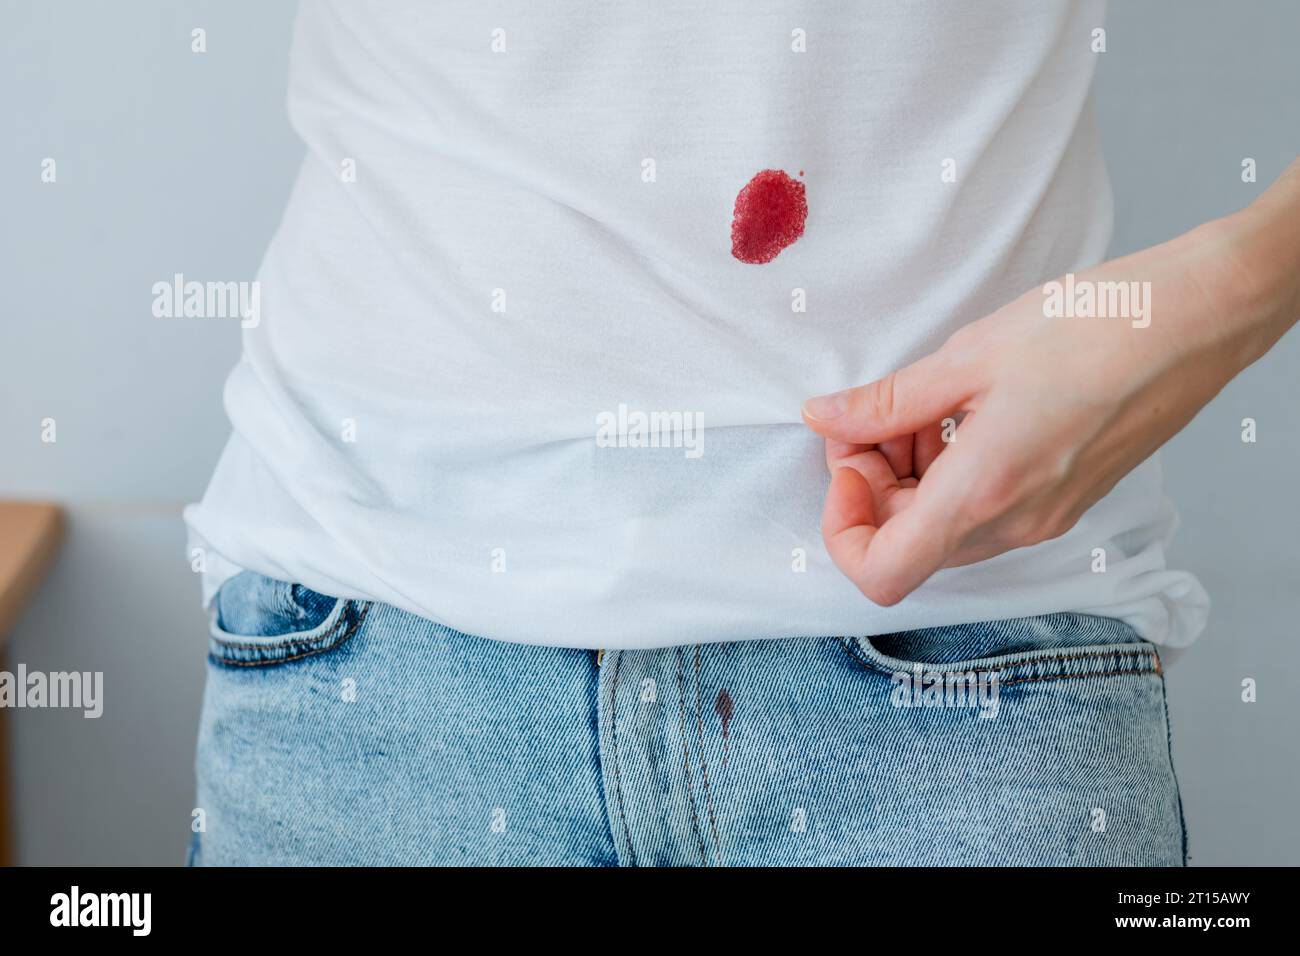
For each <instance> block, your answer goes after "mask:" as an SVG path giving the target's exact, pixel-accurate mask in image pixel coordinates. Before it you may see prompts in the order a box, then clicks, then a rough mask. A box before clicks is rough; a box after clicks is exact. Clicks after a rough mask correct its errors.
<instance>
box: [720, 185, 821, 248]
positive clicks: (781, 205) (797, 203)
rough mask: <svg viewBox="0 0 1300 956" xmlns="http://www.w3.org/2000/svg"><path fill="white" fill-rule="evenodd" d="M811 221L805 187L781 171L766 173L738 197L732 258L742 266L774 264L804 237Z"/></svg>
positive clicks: (732, 223) (732, 239)
mask: <svg viewBox="0 0 1300 956" xmlns="http://www.w3.org/2000/svg"><path fill="white" fill-rule="evenodd" d="M807 219H808V199H807V197H806V196H805V195H804V188H803V183H801V182H799V180H797V179H792V178H791V177H790V176H788V175H787V174H786V173H785V172H783V171H781V170H779V169H765V170H763V171H762V172H761V173H758V174H756V175H755V176H754V178H753V179H751V180H750V181H749V182H747V183H746V184H745V188H744V189H742V190H741V191H740V195H738V196H737V197H736V212H735V216H734V218H733V219H732V220H731V254H732V255H733V256H735V257H736V258H737V259H739V260H740V261H741V262H752V263H761V262H771V261H772V260H773V259H775V258H776V257H777V256H778V255H780V253H781V250H782V249H784V248H785V247H786V246H788V245H790V243H792V242H794V241H795V240H796V239H798V238H799V237H800V236H802V235H803V227H804V222H805V221H806V220H807Z"/></svg>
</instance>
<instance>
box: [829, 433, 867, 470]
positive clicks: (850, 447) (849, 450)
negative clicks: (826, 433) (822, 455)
mask: <svg viewBox="0 0 1300 956" xmlns="http://www.w3.org/2000/svg"><path fill="white" fill-rule="evenodd" d="M872 447H873V446H871V445H860V444H856V443H854V442H847V441H837V440H835V439H834V438H828V439H826V469H827V470H828V471H829V472H830V473H831V474H832V475H833V474H835V469H836V468H838V467H839V465H840V463H841V462H842V461H844V459H846V458H852V457H853V456H854V455H860V454H862V453H863V452H864V451H870V450H871V448H872Z"/></svg>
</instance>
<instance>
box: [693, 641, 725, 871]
mask: <svg viewBox="0 0 1300 956" xmlns="http://www.w3.org/2000/svg"><path fill="white" fill-rule="evenodd" d="M702 650H703V649H702V647H701V646H700V645H699V644H696V645H695V733H696V736H697V737H698V738H699V741H700V772H701V774H703V776H704V806H705V807H706V808H707V809H708V811H709V829H710V830H712V831H713V845H714V847H715V848H716V849H717V851H718V865H719V866H723V865H725V864H723V862H722V840H721V839H720V838H719V837H718V818H717V817H716V816H715V815H714V812H713V791H712V789H711V788H710V787H709V762H708V760H706V759H705V757H704V690H703V686H702V683H701V679H700V655H701V653H702Z"/></svg>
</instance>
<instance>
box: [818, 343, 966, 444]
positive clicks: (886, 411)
mask: <svg viewBox="0 0 1300 956" xmlns="http://www.w3.org/2000/svg"><path fill="white" fill-rule="evenodd" d="M964 378H965V376H963V375H959V374H957V371H956V370H954V369H953V368H952V367H951V363H950V362H949V360H948V358H947V357H946V356H945V354H944V353H943V351H942V350H940V351H939V352H936V353H934V354H933V355H929V356H926V357H925V358H923V359H921V361H919V362H916V363H914V364H912V365H909V366H907V367H906V368H903V369H899V370H898V371H897V372H894V373H892V374H890V375H886V376H885V377H884V378H882V379H879V380H877V381H875V382H870V383H868V384H866V385H860V386H858V387H857V388H850V389H845V390H844V391H842V392H836V393H834V394H832V395H822V396H819V397H817V398H810V399H809V400H808V401H806V402H805V403H804V407H803V417H804V422H805V423H806V424H807V425H808V427H809V428H811V429H812V430H813V431H815V432H816V433H817V434H819V435H821V436H823V437H825V438H834V439H837V440H839V441H843V442H854V443H860V444H877V443H880V442H884V441H888V440H889V439H891V438H897V437H900V436H902V435H906V434H910V433H912V432H917V431H920V430H921V429H922V428H924V427H925V426H927V425H929V424H931V423H933V422H937V421H939V420H940V419H941V418H943V417H944V416H945V415H947V414H948V413H950V412H952V411H953V410H954V409H957V408H959V407H960V406H961V405H962V404H963V403H964V402H965V401H966V400H967V399H969V398H970V396H971V395H972V394H974V391H975V388H974V386H973V383H971V382H968V381H964Z"/></svg>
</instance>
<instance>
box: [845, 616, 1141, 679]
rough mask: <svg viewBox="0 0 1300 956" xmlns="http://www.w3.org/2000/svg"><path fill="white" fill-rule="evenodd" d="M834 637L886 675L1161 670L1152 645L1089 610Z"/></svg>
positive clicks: (1048, 675) (1055, 675)
mask: <svg viewBox="0 0 1300 956" xmlns="http://www.w3.org/2000/svg"><path fill="white" fill-rule="evenodd" d="M842 641H843V643H844V645H845V647H846V649H847V650H848V651H849V653H850V654H851V655H852V656H853V657H854V658H855V659H856V660H857V661H858V663H860V664H863V665H865V666H866V667H868V668H871V669H872V670H876V671H880V672H882V673H884V674H888V675H891V677H895V676H897V675H906V674H916V673H917V672H925V673H927V674H935V675H940V676H948V675H962V674H965V675H976V676H977V677H982V678H983V679H988V678H990V677H995V678H996V681H997V683H998V684H1000V685H1001V686H1003V687H1006V686H1010V685H1013V684H1021V683H1033V682H1043V681H1053V680H1066V679H1070V678H1081V677H1106V676H1118V675H1121V674H1154V675H1160V674H1161V673H1162V671H1161V666H1160V657H1159V654H1158V653H1157V651H1156V648H1155V646H1154V645H1152V644H1150V643H1148V642H1146V641H1144V640H1142V639H1141V638H1140V637H1139V636H1138V634H1137V632H1136V631H1134V630H1133V629H1132V628H1131V627H1129V626H1128V625H1127V624H1125V623H1124V622H1122V621H1119V620H1115V619H1112V618H1104V617H1095V616H1093V615H1089V614H1073V613H1066V614H1046V615H1042V616H1039V617H1030V618H1015V619H1012V620H1006V621H989V622H982V623H978V624H961V625H954V626H951V627H937V628H926V629H924V630H917V631H907V632H902V633H898V634H884V635H877V636H872V637H846V638H843V639H842Z"/></svg>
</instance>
